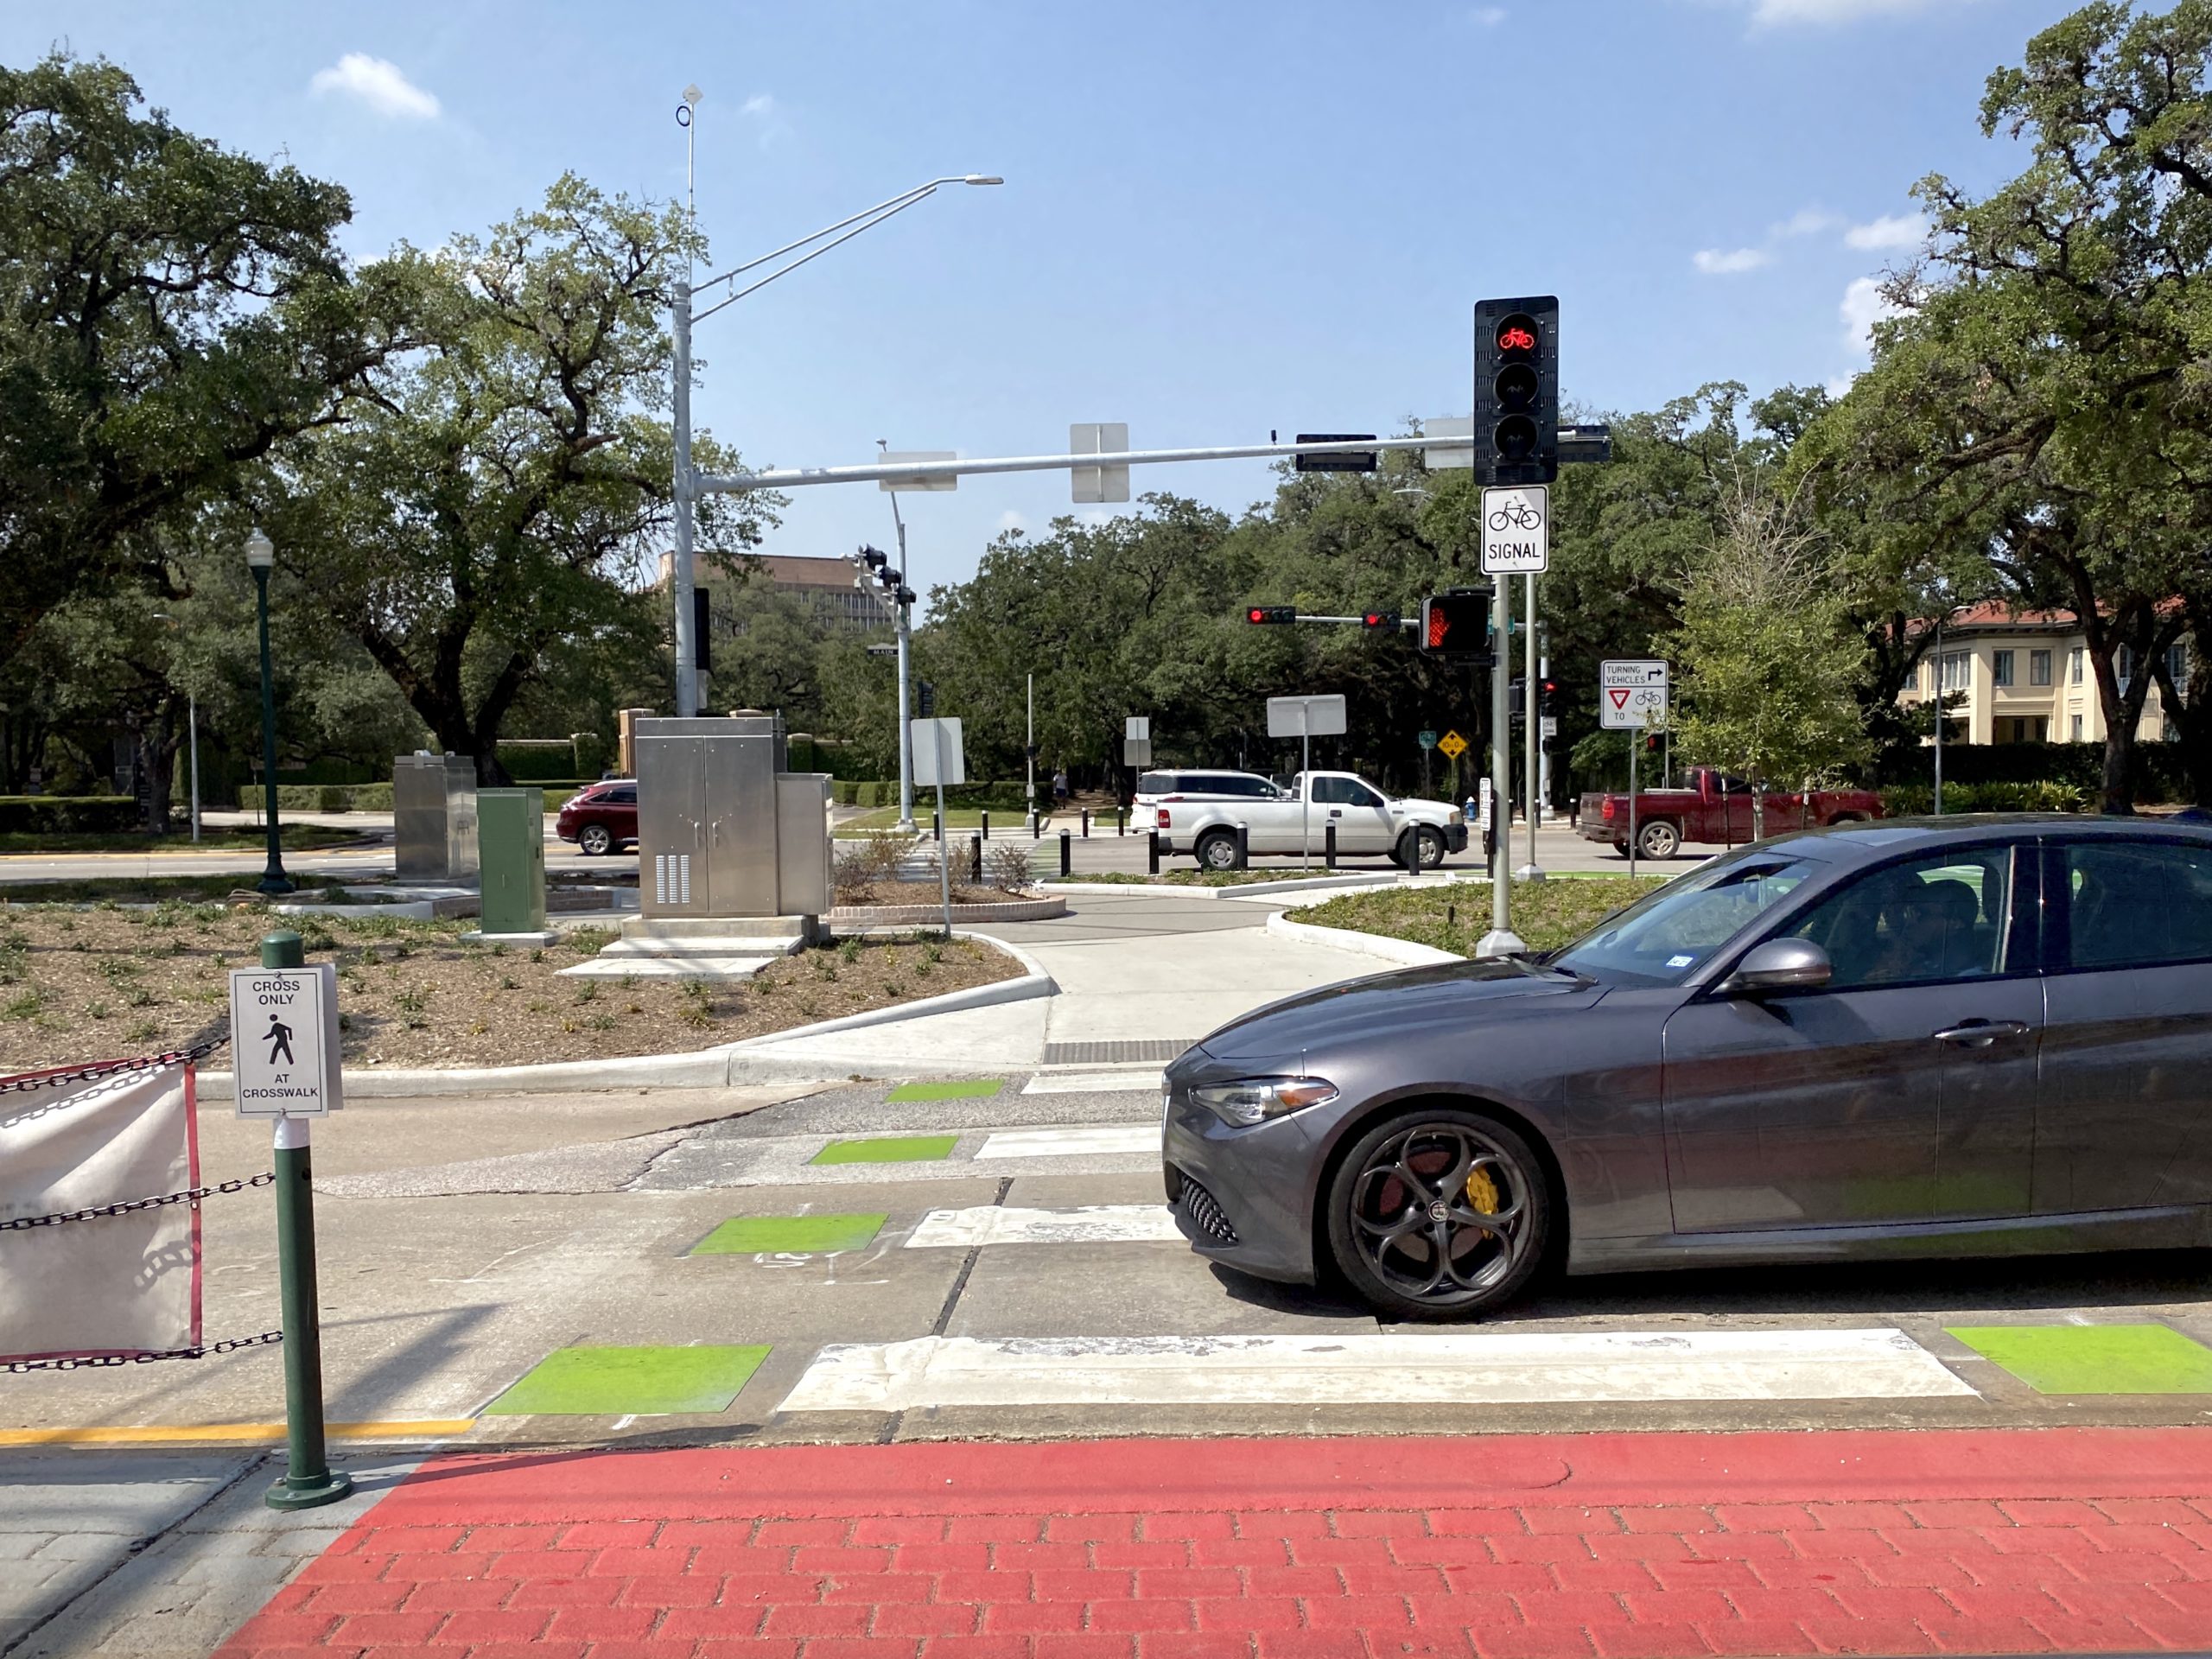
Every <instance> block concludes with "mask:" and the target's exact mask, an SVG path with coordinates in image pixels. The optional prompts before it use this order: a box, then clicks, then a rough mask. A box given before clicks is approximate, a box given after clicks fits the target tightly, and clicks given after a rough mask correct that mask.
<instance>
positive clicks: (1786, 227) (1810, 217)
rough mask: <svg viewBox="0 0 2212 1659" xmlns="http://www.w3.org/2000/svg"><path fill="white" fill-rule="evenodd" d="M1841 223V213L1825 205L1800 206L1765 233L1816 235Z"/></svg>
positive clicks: (1772, 234) (1776, 235)
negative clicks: (1830, 210)
mask: <svg viewBox="0 0 2212 1659" xmlns="http://www.w3.org/2000/svg"><path fill="white" fill-rule="evenodd" d="M1842 223H1843V215H1842V214H1840V213H1830V212H1828V211H1827V208H1825V207H1800V208H1799V209H1798V210H1797V211H1796V213H1792V214H1790V215H1789V218H1787V219H1783V220H1782V221H1781V222H1780V223H1779V224H1777V225H1776V226H1774V227H1773V228H1772V229H1771V230H1770V231H1769V232H1767V234H1768V235H1769V236H1771V237H1777V238H1778V237H1784V236H1818V235H1820V234H1821V232H1823V231H1832V230H1834V229H1835V227H1836V226H1839V225H1840V224H1842Z"/></svg>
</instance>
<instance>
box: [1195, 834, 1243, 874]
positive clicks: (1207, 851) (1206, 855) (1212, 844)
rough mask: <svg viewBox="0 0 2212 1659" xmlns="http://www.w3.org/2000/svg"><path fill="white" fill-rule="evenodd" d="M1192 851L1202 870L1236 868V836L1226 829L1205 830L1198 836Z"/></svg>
mask: <svg viewBox="0 0 2212 1659" xmlns="http://www.w3.org/2000/svg"><path fill="white" fill-rule="evenodd" d="M1192 852H1193V853H1194V854H1196V855H1197V857H1198V868H1200V869H1202V870H1233V869H1235V868H1236V836H1234V835H1232V834H1231V833H1230V831H1228V830H1226V829H1209V830H1207V831H1206V833H1205V834H1204V835H1203V836H1199V837H1198V845H1197V846H1196V847H1194V848H1193V849H1192Z"/></svg>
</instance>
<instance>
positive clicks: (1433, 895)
mask: <svg viewBox="0 0 2212 1659" xmlns="http://www.w3.org/2000/svg"><path fill="white" fill-rule="evenodd" d="M1670 879H1671V878H1669V877H1666V876H1625V875H1596V876H1568V877H1564V878H1554V879H1553V880H1548V881H1516V883H1514V886H1513V931H1515V932H1516V933H1517V934H1519V935H1520V936H1521V938H1522V940H1523V941H1524V942H1525V943H1526V944H1528V946H1529V949H1530V950H1537V951H1541V950H1556V949H1557V948H1558V947H1559V946H1560V945H1562V944H1567V942H1568V941H1569V940H1570V939H1574V938H1580V936H1581V935H1583V934H1585V933H1586V932H1588V931H1590V930H1591V929H1592V928H1593V927H1595V926H1596V925H1598V924H1599V921H1601V920H1602V919H1604V918H1605V917H1606V916H1609V915H1611V913H1612V912H1614V911H1617V910H1619V909H1622V908H1624V906H1629V905H1632V904H1634V903H1635V902H1636V901H1637V899H1641V898H1642V897H1643V895H1644V894H1645V893H1649V892H1651V891H1653V890H1654V889H1655V888H1657V887H1663V886H1664V885H1665V884H1666V883H1667V881H1668V880H1670ZM1269 920H1270V925H1276V924H1281V925H1280V927H1279V928H1278V931H1284V932H1290V933H1296V932H1298V931H1300V930H1310V931H1311V932H1313V933H1319V932H1321V931H1325V930H1334V931H1339V932H1344V933H1350V934H1353V935H1368V936H1372V937H1374V938H1376V939H1377V940H1378V942H1379V941H1382V940H1395V941H1403V942H1405V943H1406V944H1410V945H1414V946H1420V947H1424V948H1425V950H1427V951H1433V952H1437V953H1440V955H1436V956H1429V955H1425V954H1423V952H1422V951H1418V950H1408V951H1404V952H1396V951H1390V952H1384V951H1373V952H1370V954H1374V955H1378V956H1383V957H1385V958H1386V959H1387V960H1392V961H1405V962H1408V963H1410V962H1416V961H1437V960H1441V959H1442V956H1443V955H1449V956H1454V957H1471V956H1472V955H1473V954H1474V951H1475V946H1476V944H1478V942H1479V941H1480V940H1481V938H1482V937H1483V935H1484V934H1485V933H1487V932H1489V931H1490V921H1491V890H1490V888H1489V887H1488V886H1487V885H1486V884H1484V883H1480V882H1471V881H1461V882H1453V883H1452V884H1451V885H1449V886H1443V885H1435V886H1431V885H1427V884H1421V885H1418V886H1408V887H1383V888H1380V889H1370V890H1369V891H1367V892H1365V893H1344V894H1341V895H1339V896H1338V897H1337V898H1334V899H1328V900H1326V901H1325V902H1324V903H1321V904H1318V905H1311V906H1305V907H1303V908H1301V909H1300V911H1299V912H1298V914H1297V917H1296V918H1295V919H1294V920H1293V919H1292V918H1287V917H1280V916H1278V917H1274V918H1269ZM1330 943H1332V944H1344V945H1345V946H1346V948H1349V949H1358V948H1359V946H1358V945H1357V944H1355V943H1351V942H1348V941H1344V940H1332V941H1330Z"/></svg>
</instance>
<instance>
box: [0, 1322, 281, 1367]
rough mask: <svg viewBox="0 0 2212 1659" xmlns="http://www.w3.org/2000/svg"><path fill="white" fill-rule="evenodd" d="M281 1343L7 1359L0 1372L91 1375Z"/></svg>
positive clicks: (275, 1335)
mask: <svg viewBox="0 0 2212 1659" xmlns="http://www.w3.org/2000/svg"><path fill="white" fill-rule="evenodd" d="M283 1340H284V1333H283V1332H282V1331H264V1332H262V1333H261V1334H260V1335H259V1336H257V1337H233V1338H231V1339H229V1340H228V1341H226V1342H210V1343H207V1344H202V1345H201V1346H200V1347H198V1348H164V1349H162V1350H161V1351H159V1352H149V1353H143V1354H92V1355H90V1356H88V1357H85V1358H83V1359H10V1360H5V1361H0V1372H5V1373H8V1374H10V1375H20V1374H21V1373H22V1372H24V1371H91V1370H101V1369H103V1368H105V1367H106V1366H110V1365H149V1364H151V1363H153V1362H154V1361H156V1360H157V1359H205V1358H207V1356H208V1355H210V1354H232V1353H236V1352H237V1351H238V1350H239V1349H241V1348H265V1347H267V1346H268V1345H269V1344H271V1343H276V1342H282V1341H283Z"/></svg>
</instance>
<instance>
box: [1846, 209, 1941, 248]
mask: <svg viewBox="0 0 2212 1659" xmlns="http://www.w3.org/2000/svg"><path fill="white" fill-rule="evenodd" d="M1927 235H1928V216H1927V215H1926V214H1925V213H1885V214H1883V215H1882V216H1881V217H1880V218H1879V219H1875V220H1873V221H1872V222H1871V223H1869V224H1866V225H1853V226H1852V227H1851V228H1850V229H1849V230H1847V231H1846V232H1844V233H1843V240H1844V245H1846V246H1847V247H1853V248H1910V247H1916V246H1918V245H1919V244H1920V243H1921V242H1922V241H1923V239H1925V238H1926V237H1927Z"/></svg>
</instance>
